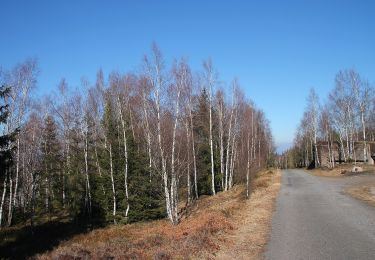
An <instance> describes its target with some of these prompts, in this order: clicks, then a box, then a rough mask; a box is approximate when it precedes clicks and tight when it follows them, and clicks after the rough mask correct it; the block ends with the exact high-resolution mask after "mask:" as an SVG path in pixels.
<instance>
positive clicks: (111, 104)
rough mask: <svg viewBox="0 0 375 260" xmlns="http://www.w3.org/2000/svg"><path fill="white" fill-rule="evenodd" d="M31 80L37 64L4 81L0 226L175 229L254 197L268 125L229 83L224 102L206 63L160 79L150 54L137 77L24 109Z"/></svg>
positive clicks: (86, 86)
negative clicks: (235, 199)
mask: <svg viewBox="0 0 375 260" xmlns="http://www.w3.org/2000/svg"><path fill="white" fill-rule="evenodd" d="M37 76H38V66H37V63H36V62H35V61H34V60H28V61H26V62H24V63H22V64H19V65H17V66H16V67H15V68H14V69H13V70H10V71H2V72H1V83H2V84H1V85H2V86H3V87H2V89H3V90H4V95H2V96H3V97H2V100H1V102H2V104H4V109H2V110H3V111H2V115H3V116H2V117H3V118H4V120H2V122H1V123H2V124H1V131H2V132H3V137H4V138H3V139H4V142H3V144H4V145H3V146H2V147H1V149H2V151H4V156H2V158H1V160H2V161H3V162H5V161H6V163H4V165H3V166H2V169H1V175H0V181H1V182H0V183H1V184H0V188H1V189H0V191H1V205H0V207H1V208H0V226H4V225H8V226H10V225H12V224H16V223H19V222H24V221H31V224H32V225H33V223H34V222H35V221H36V220H38V219H40V218H47V217H48V218H51V217H53V216H56V215H58V214H67V215H68V216H70V217H72V218H73V219H76V220H82V221H85V222H86V223H92V224H105V223H109V222H114V223H129V222H134V221H139V220H147V219H156V218H162V217H168V218H169V219H170V221H171V222H172V223H174V224H176V223H178V222H179V219H180V214H181V210H180V209H181V205H182V204H181V203H186V204H189V203H192V202H193V201H194V200H195V199H197V198H198V197H199V196H201V195H205V194H215V193H216V192H218V191H226V190H229V189H230V188H231V187H232V186H233V185H234V183H239V182H247V187H250V185H249V184H250V182H251V179H252V177H253V175H254V173H255V172H256V170H257V169H260V168H262V167H265V166H266V165H267V163H270V162H272V156H273V154H274V147H273V142H272V136H271V132H270V128H269V123H268V121H267V120H266V118H265V116H264V114H263V113H262V111H261V110H259V109H257V108H256V107H255V106H254V104H253V103H252V102H251V101H249V100H246V99H245V97H244V94H243V93H242V92H241V89H240V86H239V83H238V81H237V80H234V81H233V82H232V84H231V87H230V90H231V93H230V94H229V95H228V96H227V95H226V94H225V91H224V89H222V88H220V86H219V81H218V78H217V73H216V71H215V69H214V68H213V65H212V63H211V61H207V62H204V66H203V69H202V71H200V72H198V73H195V74H194V73H192V71H191V69H190V67H189V65H188V63H187V62H186V61H185V60H184V59H181V60H179V61H175V62H173V64H172V66H171V68H166V67H165V63H164V60H163V57H162V55H161V53H160V51H159V49H158V48H157V47H156V46H155V45H153V48H152V51H151V53H150V55H149V56H145V58H144V60H143V62H142V70H141V72H140V73H137V74H135V73H126V74H120V73H118V72H112V73H110V74H109V76H108V77H105V76H104V73H103V72H102V71H101V70H99V71H98V73H97V77H96V82H95V83H94V84H91V83H90V82H89V81H87V80H82V84H81V87H80V88H78V89H76V90H73V91H72V90H71V89H70V88H69V87H68V84H67V82H66V81H65V80H64V79H63V80H61V82H60V83H59V84H58V89H57V92H56V94H55V95H50V96H48V97H45V98H44V99H43V100H42V101H40V100H35V99H33V98H32V97H33V93H34V92H35V87H36V83H37ZM5 90H6V91H5ZM229 97H230V98H229ZM8 137H9V138H8ZM10 137H12V138H10ZM5 152H7V154H8V155H10V157H9V156H8V157H7V156H6V153H5ZM6 158H8V159H6ZM248 190H249V189H248ZM248 192H249V191H248ZM248 194H249V193H248Z"/></svg>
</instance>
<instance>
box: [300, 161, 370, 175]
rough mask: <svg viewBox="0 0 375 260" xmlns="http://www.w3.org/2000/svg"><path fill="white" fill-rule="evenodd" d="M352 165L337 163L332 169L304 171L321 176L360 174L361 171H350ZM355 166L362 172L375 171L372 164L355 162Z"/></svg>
mask: <svg viewBox="0 0 375 260" xmlns="http://www.w3.org/2000/svg"><path fill="white" fill-rule="evenodd" d="M354 166H355V165H354V164H338V165H336V167H335V168H333V169H329V168H317V169H313V170H307V171H306V172H307V173H309V174H312V175H314V176H321V177H343V176H347V175H354V174H360V173H361V172H358V173H352V172H351V170H352V169H353V167H354ZM357 166H360V167H361V168H362V169H363V172H362V173H369V172H372V173H374V172H375V167H374V166H373V165H363V164H357Z"/></svg>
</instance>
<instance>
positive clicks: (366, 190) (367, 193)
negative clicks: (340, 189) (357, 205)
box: [346, 182, 375, 207]
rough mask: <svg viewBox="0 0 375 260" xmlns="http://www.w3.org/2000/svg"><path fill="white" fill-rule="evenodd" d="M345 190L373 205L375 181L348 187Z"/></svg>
mask: <svg viewBox="0 0 375 260" xmlns="http://www.w3.org/2000/svg"><path fill="white" fill-rule="evenodd" d="M346 192H347V193H348V194H350V195H351V196H353V197H354V198H356V199H359V200H362V201H365V202H366V203H368V204H370V205H372V206H374V207H375V182H374V183H368V184H366V185H361V186H357V187H352V188H349V189H348V190H347V191H346Z"/></svg>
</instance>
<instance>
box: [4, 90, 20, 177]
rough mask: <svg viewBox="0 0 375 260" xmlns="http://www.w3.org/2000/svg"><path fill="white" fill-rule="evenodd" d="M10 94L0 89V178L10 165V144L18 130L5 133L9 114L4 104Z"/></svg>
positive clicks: (11, 147) (6, 105)
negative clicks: (0, 133)
mask: <svg viewBox="0 0 375 260" xmlns="http://www.w3.org/2000/svg"><path fill="white" fill-rule="evenodd" d="M9 92H10V88H9V87H6V86H2V87H1V88H0V99H1V100H0V132H2V133H3V134H2V135H1V136H0V178H3V177H5V174H6V172H7V170H8V169H9V167H10V166H11V164H12V149H13V148H14V147H13V146H12V143H14V141H15V136H16V134H17V133H18V129H16V130H15V131H14V132H11V133H9V132H7V129H5V124H6V122H7V119H8V116H9V112H8V104H6V97H7V96H8V94H9Z"/></svg>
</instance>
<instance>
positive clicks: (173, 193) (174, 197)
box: [171, 86, 181, 224]
mask: <svg viewBox="0 0 375 260" xmlns="http://www.w3.org/2000/svg"><path fill="white" fill-rule="evenodd" d="M177 88H178V90H177V100H176V113H175V121H174V126H173V135H172V156H171V157H172V159H171V164H172V165H171V175H172V179H171V206H172V209H171V210H172V218H173V219H172V222H173V224H177V223H178V201H177V199H178V197H177V173H176V169H175V148H176V131H177V124H178V117H179V112H180V93H181V91H180V87H178V86H177Z"/></svg>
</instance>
